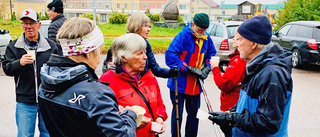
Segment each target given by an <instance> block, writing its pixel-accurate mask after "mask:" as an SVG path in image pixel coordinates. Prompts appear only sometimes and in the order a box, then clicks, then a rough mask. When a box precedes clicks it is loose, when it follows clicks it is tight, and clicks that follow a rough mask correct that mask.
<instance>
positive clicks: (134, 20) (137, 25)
mask: <svg viewBox="0 0 320 137" xmlns="http://www.w3.org/2000/svg"><path fill="white" fill-rule="evenodd" d="M146 23H151V20H150V18H149V17H148V16H147V15H146V14H144V13H135V14H133V15H132V16H131V17H130V18H129V21H128V23H127V30H128V31H129V32H130V33H137V34H138V33H140V31H141V28H142V25H144V24H146Z"/></svg>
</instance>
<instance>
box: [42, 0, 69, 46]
mask: <svg viewBox="0 0 320 137" xmlns="http://www.w3.org/2000/svg"><path fill="white" fill-rule="evenodd" d="M47 7H48V16H49V19H50V20H51V24H50V26H49V28H48V38H49V39H50V40H52V41H54V42H55V43H57V40H56V35H57V32H58V30H59V28H60V27H61V26H62V24H63V22H64V21H65V20H66V18H65V17H64V15H63V3H62V1H61V0H53V1H52V2H51V3H49V4H48V6H47ZM57 46H58V48H59V50H60V51H62V50H61V46H60V44H59V43H57Z"/></svg>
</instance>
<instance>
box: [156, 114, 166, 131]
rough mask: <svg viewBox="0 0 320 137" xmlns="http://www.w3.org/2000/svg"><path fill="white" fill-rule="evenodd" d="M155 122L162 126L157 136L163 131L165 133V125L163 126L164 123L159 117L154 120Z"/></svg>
mask: <svg viewBox="0 0 320 137" xmlns="http://www.w3.org/2000/svg"><path fill="white" fill-rule="evenodd" d="M156 122H157V123H158V124H161V125H162V129H161V130H160V132H157V133H158V134H162V133H163V132H164V131H166V125H165V124H164V121H163V119H162V118H161V117H158V118H157V119H156Z"/></svg>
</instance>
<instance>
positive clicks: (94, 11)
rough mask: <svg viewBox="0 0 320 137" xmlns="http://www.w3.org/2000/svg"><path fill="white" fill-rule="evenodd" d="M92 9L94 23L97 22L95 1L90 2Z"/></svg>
mask: <svg viewBox="0 0 320 137" xmlns="http://www.w3.org/2000/svg"><path fill="white" fill-rule="evenodd" d="M92 8H93V20H94V22H97V19H96V1H95V0H93V1H92Z"/></svg>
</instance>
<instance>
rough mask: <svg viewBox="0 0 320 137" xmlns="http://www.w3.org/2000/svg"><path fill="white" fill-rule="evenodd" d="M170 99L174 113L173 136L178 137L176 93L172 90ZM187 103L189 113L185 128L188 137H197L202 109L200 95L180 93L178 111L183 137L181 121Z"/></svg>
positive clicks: (172, 115) (172, 122)
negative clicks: (198, 115) (199, 113)
mask: <svg viewBox="0 0 320 137" xmlns="http://www.w3.org/2000/svg"><path fill="white" fill-rule="evenodd" d="M170 99H171V103H172V113H171V136H172V137H177V118H176V116H177V114H176V113H177V112H176V103H175V102H176V99H175V91H172V90H170ZM184 101H186V111H187V114H188V115H187V122H186V127H185V131H186V133H185V136H186V137H196V136H197V134H198V124H199V119H198V118H197V117H196V116H197V112H198V109H199V108H200V95H187V94H182V93H178V110H179V129H178V130H179V133H180V135H179V136H180V137H181V132H180V129H181V121H182V113H183V105H184Z"/></svg>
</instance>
